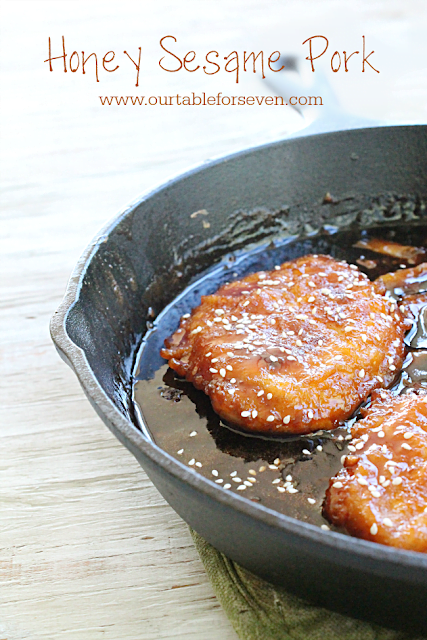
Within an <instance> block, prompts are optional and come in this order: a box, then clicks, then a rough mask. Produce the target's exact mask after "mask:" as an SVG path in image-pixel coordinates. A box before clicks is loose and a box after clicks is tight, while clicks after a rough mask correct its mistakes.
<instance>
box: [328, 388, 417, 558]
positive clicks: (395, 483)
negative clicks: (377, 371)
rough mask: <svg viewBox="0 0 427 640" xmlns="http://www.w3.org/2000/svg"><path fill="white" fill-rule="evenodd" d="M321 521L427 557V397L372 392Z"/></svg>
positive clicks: (329, 495) (357, 424) (355, 534)
mask: <svg viewBox="0 0 427 640" xmlns="http://www.w3.org/2000/svg"><path fill="white" fill-rule="evenodd" d="M364 414H365V417H364V419H363V420H360V421H359V422H357V423H356V424H355V426H354V427H353V429H352V436H353V440H352V442H351V444H350V448H351V449H352V450H353V453H352V454H351V455H349V456H347V458H346V459H345V461H344V468H343V469H342V470H341V471H340V472H339V473H338V475H336V476H335V478H333V479H332V480H331V481H330V486H329V489H328V490H327V492H326V500H325V503H324V510H323V512H324V515H325V517H327V518H328V519H329V520H330V521H331V522H332V523H333V524H335V525H337V526H340V527H343V528H344V529H346V530H347V531H348V533H350V534H351V535H353V536H356V537H359V538H364V539H365V540H373V541H376V542H381V543H382V544H386V545H390V546H394V547H400V548H402V549H411V550H413V551H427V396H426V395H416V394H415V393H407V394H405V395H402V396H398V397H395V396H393V395H392V394H391V393H390V392H389V391H381V392H375V394H374V400H373V403H372V405H371V407H370V408H369V409H368V410H365V411H364Z"/></svg>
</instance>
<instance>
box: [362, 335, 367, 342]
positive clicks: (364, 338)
mask: <svg viewBox="0 0 427 640" xmlns="http://www.w3.org/2000/svg"><path fill="white" fill-rule="evenodd" d="M361 338H362V340H363V342H366V341H367V339H368V337H367V335H366V333H362V335H361Z"/></svg>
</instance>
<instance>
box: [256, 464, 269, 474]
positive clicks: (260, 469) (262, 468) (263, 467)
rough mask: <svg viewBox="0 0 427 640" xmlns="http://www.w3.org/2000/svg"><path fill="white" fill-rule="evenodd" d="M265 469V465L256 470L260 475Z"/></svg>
mask: <svg viewBox="0 0 427 640" xmlns="http://www.w3.org/2000/svg"><path fill="white" fill-rule="evenodd" d="M266 468H267V467H266V466H265V465H262V466H261V467H260V468H259V469H258V471H259V472H260V473H262V472H263V471H265V470H266Z"/></svg>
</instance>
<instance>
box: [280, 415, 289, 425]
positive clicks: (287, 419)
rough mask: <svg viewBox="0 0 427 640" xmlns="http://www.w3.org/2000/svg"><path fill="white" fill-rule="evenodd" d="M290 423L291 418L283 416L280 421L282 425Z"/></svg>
mask: <svg viewBox="0 0 427 640" xmlns="http://www.w3.org/2000/svg"><path fill="white" fill-rule="evenodd" d="M290 421H291V416H285V417H284V418H283V420H282V422H283V424H289V423H290Z"/></svg>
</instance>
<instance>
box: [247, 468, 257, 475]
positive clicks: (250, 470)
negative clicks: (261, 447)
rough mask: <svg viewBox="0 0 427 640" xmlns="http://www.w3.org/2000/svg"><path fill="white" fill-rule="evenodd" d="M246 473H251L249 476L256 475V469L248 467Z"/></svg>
mask: <svg viewBox="0 0 427 640" xmlns="http://www.w3.org/2000/svg"><path fill="white" fill-rule="evenodd" d="M248 473H250V474H251V476H256V471H255V469H249V471H248Z"/></svg>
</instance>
